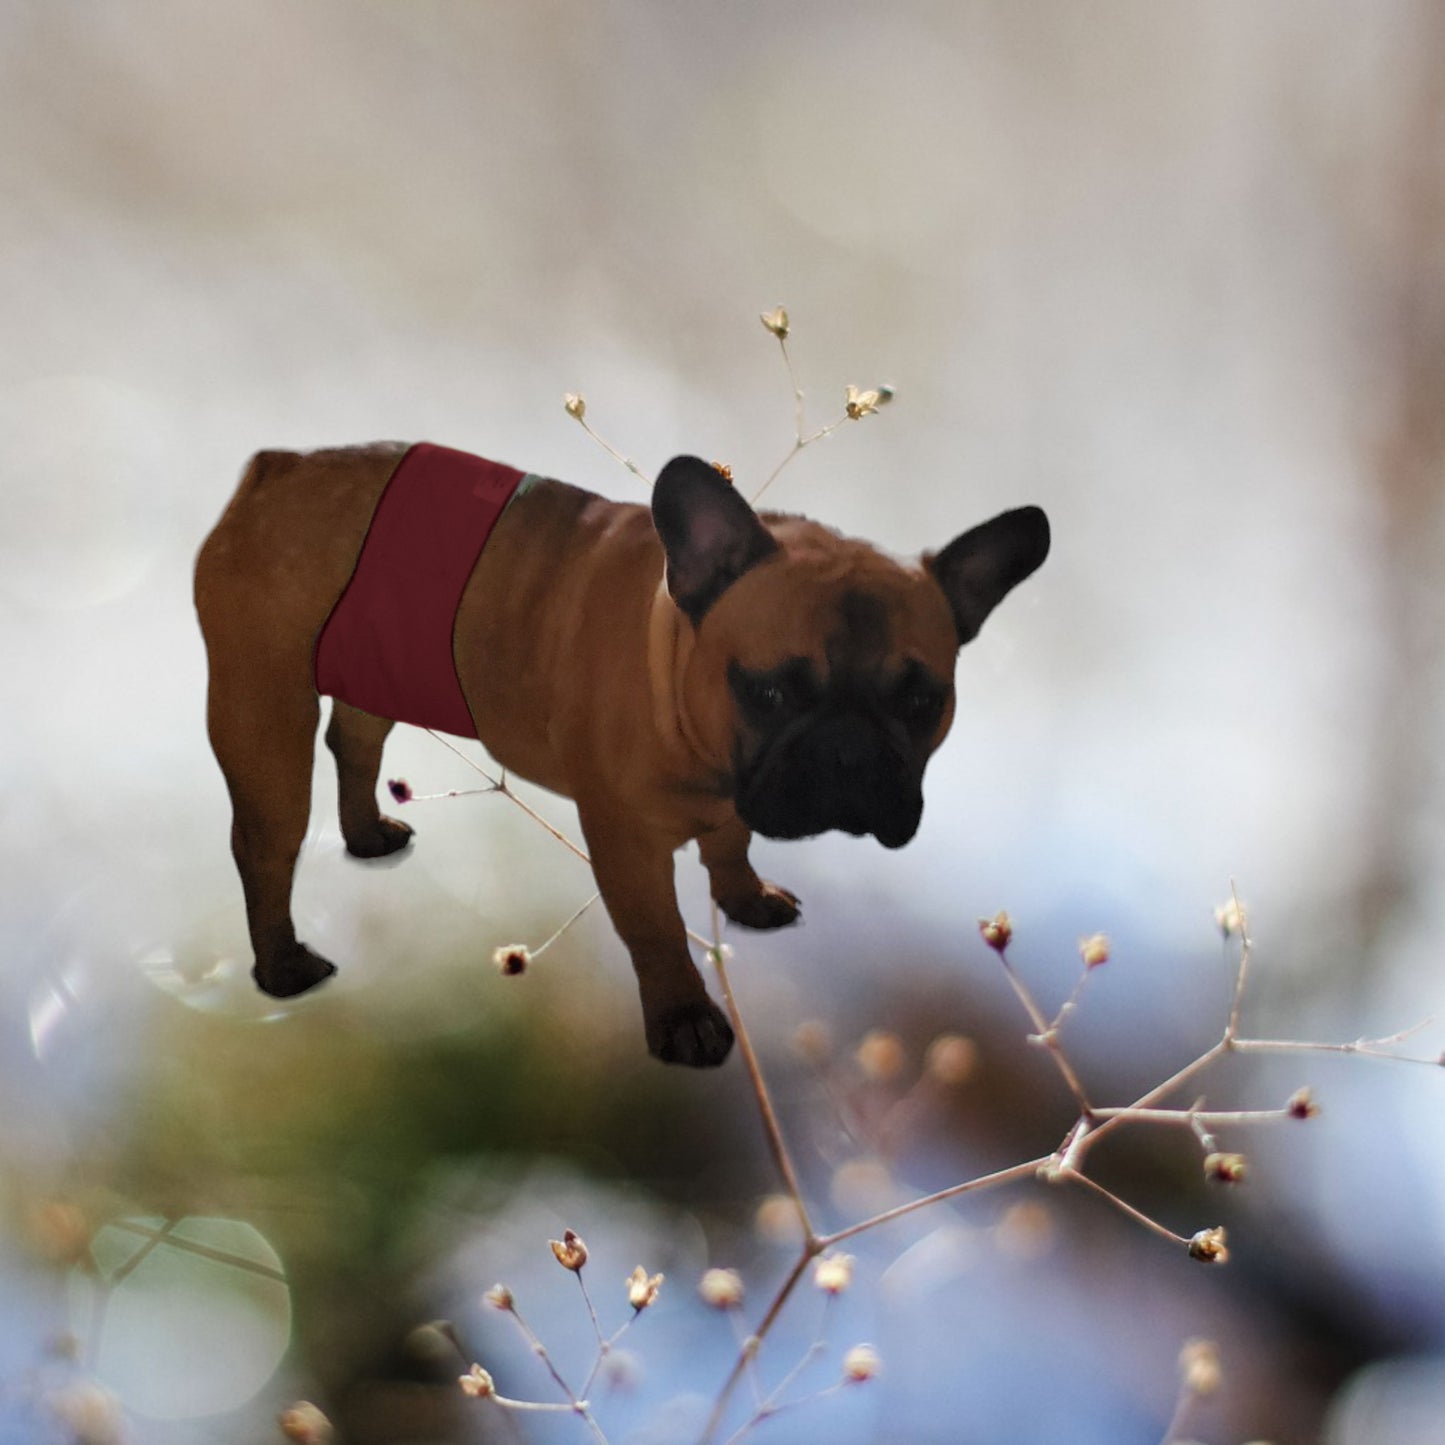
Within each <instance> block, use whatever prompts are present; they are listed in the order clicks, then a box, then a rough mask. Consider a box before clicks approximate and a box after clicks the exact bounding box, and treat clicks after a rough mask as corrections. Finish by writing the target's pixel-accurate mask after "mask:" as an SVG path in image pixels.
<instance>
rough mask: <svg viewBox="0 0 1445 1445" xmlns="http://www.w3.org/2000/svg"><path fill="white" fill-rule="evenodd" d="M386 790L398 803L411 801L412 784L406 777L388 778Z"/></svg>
mask: <svg viewBox="0 0 1445 1445" xmlns="http://www.w3.org/2000/svg"><path fill="white" fill-rule="evenodd" d="M386 790H387V792H388V793H390V794H391V796H392V799H393V800H394V801H395V802H398V803H409V802H411V798H412V792H411V784H410V783H409V782H407V780H406V779H405V778H388V779H387V780H386Z"/></svg>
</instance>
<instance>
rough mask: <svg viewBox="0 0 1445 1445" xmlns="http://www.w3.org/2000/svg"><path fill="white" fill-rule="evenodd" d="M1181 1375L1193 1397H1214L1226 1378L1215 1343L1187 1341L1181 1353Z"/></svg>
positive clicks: (1210, 1341) (1209, 1341) (1211, 1341)
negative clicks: (1220, 1365)
mask: <svg viewBox="0 0 1445 1445" xmlns="http://www.w3.org/2000/svg"><path fill="white" fill-rule="evenodd" d="M1179 1374H1180V1377H1181V1378H1182V1379H1183V1381H1184V1388H1185V1389H1186V1390H1188V1391H1189V1393H1190V1394H1191V1395H1212V1394H1213V1393H1214V1392H1215V1391H1216V1390H1217V1389H1218V1388H1219V1386H1220V1382H1221V1381H1222V1380H1223V1378H1224V1372H1223V1371H1222V1370H1221V1369H1220V1367H1219V1349H1218V1347H1217V1346H1216V1345H1215V1343H1214V1341H1213V1340H1185V1342H1184V1346H1183V1348H1182V1349H1181V1350H1180V1351H1179Z"/></svg>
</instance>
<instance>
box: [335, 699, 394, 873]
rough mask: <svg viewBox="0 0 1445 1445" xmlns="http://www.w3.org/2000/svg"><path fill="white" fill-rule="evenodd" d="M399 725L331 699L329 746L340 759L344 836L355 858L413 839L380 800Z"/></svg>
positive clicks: (374, 854) (381, 852)
mask: <svg viewBox="0 0 1445 1445" xmlns="http://www.w3.org/2000/svg"><path fill="white" fill-rule="evenodd" d="M392 727H393V724H392V723H391V721H390V720H389V719H387V718H380V717H373V716H372V714H371V713H369V712H362V711H361V709H360V708H355V707H352V706H351V704H350V703H345V702H342V701H341V699H340V698H337V699H336V700H335V701H334V702H333V703H332V704H331V722H330V724H329V725H328V726H327V729H326V746H327V747H328V748H330V749H331V752H332V755H333V756H334V757H335V758H336V782H337V794H338V799H337V800H338V805H339V807H338V811H339V812H340V815H341V836H342V837H343V838H345V839H346V851H347V852H348V853H350V854H351V856H352V857H353V858H384V857H386V855H387V854H388V853H395V852H397V851H398V850H400V849H402V848H405V847H406V845H407V844H408V843H410V842H411V834H412V830H411V829H410V828H409V827H408V826H407V825H406V824H405V823H403V822H401V821H400V820H399V819H397V818H388V817H386V816H385V814H383V813H382V811H381V809H380V808H379V807H378V806H377V802H376V779H377V776H378V774H379V773H380V772H381V750H382V746H383V745H384V744H385V742H386V735H387V734H388V733H389V732H390V731H391V729H392Z"/></svg>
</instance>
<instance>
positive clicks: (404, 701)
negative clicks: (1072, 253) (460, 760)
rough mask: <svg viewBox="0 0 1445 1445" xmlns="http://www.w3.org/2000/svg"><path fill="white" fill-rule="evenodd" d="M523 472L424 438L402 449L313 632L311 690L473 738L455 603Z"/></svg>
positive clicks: (380, 714) (397, 719) (378, 713)
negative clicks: (350, 566) (337, 591)
mask: <svg viewBox="0 0 1445 1445" xmlns="http://www.w3.org/2000/svg"><path fill="white" fill-rule="evenodd" d="M523 476H524V474H523V473H522V472H519V471H517V470H516V469H515V468H513V467H507V466H502V465H501V464H500V463H498V462H489V461H486V460H485V459H484V458H482V457H474V456H472V455H470V454H469V453H467V452H459V451H453V450H452V449H451V448H450V447H439V446H433V445H431V444H430V443H428V442H419V443H418V444H417V445H416V446H414V447H412V448H411V449H410V450H408V451H407V452H406V454H405V455H404V456H403V457H402V459H401V462H400V463H399V464H398V466H397V468H396V470H395V471H394V472H393V473H392V474H391V478H390V480H389V481H388V482H387V484H386V489H385V490H384V491H383V492H382V494H381V500H380V501H379V502H378V503H377V505H376V511H375V512H374V513H372V518H371V525H370V528H369V529H368V531H367V534H366V541H365V542H364V543H363V544H362V548H361V555H360V556H359V557H358V558H357V561H356V570H355V571H354V572H353V573H352V574H351V581H350V582H349V583H347V585H346V590H345V591H344V592H343V593H342V594H341V596H340V598H339V599H338V600H337V603H336V606H335V607H333V608H332V609H331V616H330V617H328V618H327V619H326V624H325V626H324V627H322V629H321V632H320V634H319V635H318V637H317V640H316V650H315V671H316V690H317V691H318V692H320V693H322V694H323V695H325V696H327V697H336V698H340V699H341V700H342V701H343V702H349V703H350V704H351V705H352V706H353V707H359V708H361V709H362V711H363V712H369V713H372V714H374V715H375V716H377V717H384V718H391V719H392V720H393V721H395V722H407V723H414V724H416V725H417V726H418V727H426V728H434V729H435V730H436V731H438V732H445V733H453V734H455V735H456V736H458V737H475V736H476V725H475V724H474V723H473V721H472V714H471V709H470V708H469V707H468V706H467V700H466V697H465V696H464V695H463V693H462V686H461V682H460V681H459V680H458V677H457V666H456V657H455V655H454V652H453V634H454V633H455V630H456V619H457V606H458V604H459V603H460V602H461V600H462V593H463V591H464V590H465V589H466V585H467V579H468V578H469V577H470V576H471V575H472V569H473V568H474V567H475V566H476V565H477V558H478V557H480V556H481V553H482V548H483V547H484V546H485V545H486V541H487V538H488V537H489V536H490V535H491V532H492V528H493V527H494V526H495V525H496V523H497V519H498V518H499V517H500V516H501V515H502V513H503V512H504V511H505V510H506V508H507V504H508V502H510V501H511V500H512V498H513V496H514V495H515V494H516V493H517V490H518V487H519V485H520V483H521V482H522V481H523Z"/></svg>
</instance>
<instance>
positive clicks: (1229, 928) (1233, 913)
mask: <svg viewBox="0 0 1445 1445" xmlns="http://www.w3.org/2000/svg"><path fill="white" fill-rule="evenodd" d="M1214 922H1215V924H1216V926H1217V927H1218V929H1219V931H1220V932H1221V933H1222V934H1223V935H1224V936H1225V937H1226V938H1233V937H1234V935H1235V934H1236V933H1243V932H1244V931H1245V930H1246V929H1247V928H1248V927H1249V920H1248V919H1247V918H1246V917H1245V913H1244V905H1243V904H1242V903H1241V902H1240V901H1239V899H1237V898H1231V899H1229V901H1228V902H1226V903H1221V904H1220V905H1219V907H1218V908H1216V909H1215V910H1214Z"/></svg>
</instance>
